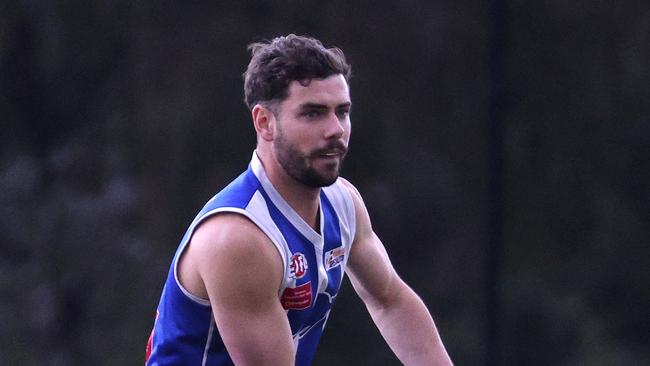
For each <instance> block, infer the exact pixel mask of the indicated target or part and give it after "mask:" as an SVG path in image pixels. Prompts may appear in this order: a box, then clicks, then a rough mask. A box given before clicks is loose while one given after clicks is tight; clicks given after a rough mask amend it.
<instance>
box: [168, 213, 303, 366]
mask: <svg viewBox="0 0 650 366" xmlns="http://www.w3.org/2000/svg"><path fill="white" fill-rule="evenodd" d="M181 264H182V265H183V268H182V271H180V274H181V275H182V274H184V273H185V274H187V275H186V276H185V280H186V282H189V283H188V284H189V285H192V286H193V287H194V288H195V289H198V290H197V291H196V292H198V293H199V294H201V293H202V292H203V291H205V292H206V293H205V295H207V297H208V298H209V299H210V304H211V305H212V312H213V314H214V319H215V322H216V324H217V328H218V329H219V334H220V335H221V337H222V339H223V341H224V344H225V346H226V348H227V350H228V353H229V354H230V356H231V358H232V359H233V361H234V363H235V364H236V365H293V364H294V359H295V355H294V349H293V340H292V338H291V329H290V327H289V322H288V320H287V316H286V313H285V311H284V309H283V308H282V305H281V304H280V301H279V299H278V290H279V288H280V283H281V280H282V276H283V267H282V261H281V258H280V255H279V254H278V252H277V250H276V249H275V247H274V245H273V244H272V243H271V242H270V240H269V239H268V237H266V235H264V233H263V232H262V231H261V230H260V229H259V228H258V227H257V226H255V225H254V224H253V223H252V222H251V221H249V220H248V219H247V218H245V217H244V216H242V215H238V214H219V215H216V216H214V217H212V218H209V219H208V220H207V221H206V222H205V223H203V224H202V225H201V226H200V227H199V228H198V229H197V231H196V233H195V234H194V236H193V237H192V242H191V245H190V246H189V247H188V249H187V252H186V253H185V255H184V258H183V259H182V262H181ZM192 270H195V271H196V272H195V275H196V276H195V277H192ZM181 280H183V278H181ZM201 287H203V289H202V288H201ZM201 290H203V291H201Z"/></svg>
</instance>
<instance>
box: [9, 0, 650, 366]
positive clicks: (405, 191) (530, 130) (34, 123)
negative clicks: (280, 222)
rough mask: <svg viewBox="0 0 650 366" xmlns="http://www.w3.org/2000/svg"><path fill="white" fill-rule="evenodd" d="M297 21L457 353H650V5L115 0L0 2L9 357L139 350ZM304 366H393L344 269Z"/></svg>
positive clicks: (363, 175)
mask: <svg viewBox="0 0 650 366" xmlns="http://www.w3.org/2000/svg"><path fill="white" fill-rule="evenodd" d="M289 32H295V33H298V34H309V35H313V36H316V37H318V38H320V39H321V40H322V41H323V42H324V43H325V44H326V45H337V46H339V47H341V48H342V49H343V50H344V51H345V52H346V54H347V56H348V59H349V61H350V62H351V63H352V65H353V73H354V77H353V79H352V82H351V88H352V89H351V90H352V96H353V101H354V111H353V115H352V120H353V134H352V141H351V153H350V154H349V156H348V160H347V161H346V166H345V174H344V175H345V176H346V177H347V178H349V179H350V180H351V181H352V182H354V183H355V184H356V185H357V187H358V188H359V190H360V191H361V193H362V194H363V195H364V197H365V200H366V203H367V205H368V207H369V210H370V213H371V216H372V218H373V220H374V227H375V230H376V231H377V233H378V234H379V235H380V237H381V238H382V239H383V241H384V242H385V245H386V247H387V250H388V252H389V253H390V255H391V257H392V260H393V262H394V265H395V267H396V268H397V270H398V272H399V273H400V274H401V275H402V277H403V278H404V279H405V280H406V281H407V282H408V283H409V284H411V286H412V287H413V288H414V289H415V290H416V291H417V292H418V293H419V294H420V295H421V297H422V298H423V300H424V301H425V302H426V303H427V305H428V307H429V308H430V310H431V312H432V314H433V315H434V317H435V319H436V321H437V324H438V327H439V329H440V332H441V334H442V337H443V340H444V341H445V344H446V346H447V348H448V350H449V352H450V354H451V355H452V358H453V359H454V361H455V362H456V364H458V365H648V364H650V347H649V346H650V344H649V343H650V342H649V341H648V336H649V335H650V316H649V311H648V308H649V306H650V291H648V288H649V285H648V284H649V283H650V255H649V254H650V253H649V250H648V248H649V242H650V225H649V223H650V210H649V207H650V190H649V189H650V3H648V2H647V1H645V0H643V1H633V0H626V1H616V2H615V1H586V0H578V1H564V0H550V1H521V0H511V1H505V0H492V1H487V2H476V1H464V0H457V1H435V2H424V1H415V0H406V1H398V2H389V1H372V2H370V1H367V2H361V1H359V2H347V1H323V2H304V1H286V2H281V3H280V2H273V1H240V2H228V3H227V4H226V3H225V2H224V3H223V4H218V3H208V2H198V1H187V2H172V1H161V2H143V1H117V0H116V1H90V2H89V1H61V2H39V1H8V2H2V4H1V5H0V90H1V91H0V127H1V131H2V133H1V135H0V136H1V137H0V143H1V145H0V146H1V147H0V153H1V155H0V364H1V365H127V364H130V365H139V364H142V362H143V358H144V349H145V343H146V340H147V337H148V335H149V331H150V329H151V326H152V324H153V317H154V313H155V308H156V306H157V302H158V299H159V295H160V291H161V289H162V285H163V282H164V279H165V276H166V273H167V270H168V265H169V262H170V260H171V257H172V255H173V252H174V251H175V249H176V246H177V244H178V242H179V240H180V238H181V235H182V233H183V232H184V230H185V228H186V227H187V225H188V224H189V223H190V221H191V220H192V218H193V217H194V215H195V213H196V212H197V211H198V210H199V209H200V208H201V206H202V205H203V203H204V202H205V201H206V200H207V199H209V198H210V197H211V196H212V195H213V193H215V192H216V191H217V190H219V189H220V188H221V187H223V186H224V184H226V183H227V182H229V181H230V180H231V179H232V178H233V177H234V176H236V175H237V174H238V173H239V172H241V171H242V170H243V169H245V167H246V164H247V163H248V160H249V159H250V155H251V151H252V149H253V148H254V143H255V138H254V131H253V128H252V125H251V122H250V117H249V113H248V111H247V109H246V108H245V106H244V103H243V102H242V99H243V91H242V89H243V88H242V78H241V74H242V72H243V71H244V70H245V68H246V65H247V63H248V58H249V54H248V52H247V50H246V45H247V44H248V43H250V42H253V41H259V40H263V39H268V38H272V37H273V36H276V35H282V34H286V33H289ZM315 364H316V365H332V364H333V365H397V364H399V363H398V361H397V360H396V359H395V358H394V356H392V354H391V352H390V350H389V349H388V347H387V346H386V345H385V344H384V343H383V340H382V339H381V337H380V336H379V334H378V332H377V331H376V329H375V328H374V325H373V324H372V322H371V320H370V318H369V316H368V315H367V314H366V312H365V309H364V307H363V305H362V304H361V303H360V301H359V300H358V299H357V298H356V295H355V294H354V291H353V290H352V288H351V287H350V285H349V282H348V281H345V284H344V289H343V290H342V294H341V295H340V298H339V300H338V302H337V305H336V306H335V308H334V310H333V314H332V316H331V317H330V321H329V324H328V328H327V329H326V332H325V335H324V339H323V341H322V346H321V348H320V350H319V352H318V354H317V360H316V362H315Z"/></svg>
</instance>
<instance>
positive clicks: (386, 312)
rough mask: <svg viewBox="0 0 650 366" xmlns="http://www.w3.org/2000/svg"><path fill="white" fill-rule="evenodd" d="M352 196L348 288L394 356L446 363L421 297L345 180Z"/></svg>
mask: <svg viewBox="0 0 650 366" xmlns="http://www.w3.org/2000/svg"><path fill="white" fill-rule="evenodd" d="M345 183H346V185H347V186H348V188H349V189H350V191H351V193H352V196H353V198H354V201H355V209H356V222H357V231H356V236H355V240H354V243H353V245H352V249H351V253H350V259H349V261H348V274H349V275H350V280H351V282H352V285H353V286H354V289H355V290H356V292H357V293H358V294H359V297H361V299H362V300H363V302H364V303H365V305H366V307H367V308H368V312H369V313H370V316H371V317H372V319H373V320H374V322H375V324H376V325H377V327H378V328H379V331H380V332H381V334H382V336H383V337H384V339H385V340H386V342H387V343H388V345H389V346H390V348H391V349H392V350H393V352H394V353H395V355H396V356H397V357H398V358H399V359H400V361H402V363H404V364H405V365H451V364H452V363H451V360H450V358H449V355H448V354H447V351H446V350H445V347H444V345H443V344H442V341H441V339H440V336H439V335H438V330H437V329H436V326H435V324H434V322H433V319H432V318H431V315H430V314H429V311H428V310H427V308H426V306H425V305H424V303H423V302H422V300H421V299H420V298H419V297H418V296H417V295H416V294H415V292H413V290H412V289H411V288H410V287H408V286H407V285H406V284H405V283H404V281H402V279H401V278H399V276H398V275H397V273H396V272H395V269H394V268H393V266H392V264H391V262H390V259H389V258H388V254H387V253H386V250H385V249H384V246H383V244H382V243H381V241H380V240H379V238H378V237H377V235H375V233H374V231H373V230H372V226H371V223H370V218H369V216H368V211H367V210H366V207H365V205H364V203H363V200H362V199H361V196H360V195H359V192H358V191H357V190H356V188H354V186H352V185H351V184H350V183H349V182H347V181H345Z"/></svg>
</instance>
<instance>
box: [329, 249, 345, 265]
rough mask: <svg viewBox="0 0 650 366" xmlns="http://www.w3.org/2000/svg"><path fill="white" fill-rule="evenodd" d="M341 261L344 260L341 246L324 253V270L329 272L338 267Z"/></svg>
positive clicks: (343, 251) (343, 250)
mask: <svg viewBox="0 0 650 366" xmlns="http://www.w3.org/2000/svg"><path fill="white" fill-rule="evenodd" d="M343 259H345V248H343V247H342V246H341V247H338V248H334V249H332V250H330V251H329V252H327V253H325V270H326V271H329V270H330V269H332V268H334V267H336V266H340V265H341V263H343Z"/></svg>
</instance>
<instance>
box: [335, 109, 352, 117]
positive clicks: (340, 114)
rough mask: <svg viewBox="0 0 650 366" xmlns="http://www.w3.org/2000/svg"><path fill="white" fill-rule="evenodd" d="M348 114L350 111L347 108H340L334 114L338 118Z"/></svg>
mask: <svg viewBox="0 0 650 366" xmlns="http://www.w3.org/2000/svg"><path fill="white" fill-rule="evenodd" d="M349 114H350V111H349V110H348V109H341V110H338V111H337V112H336V115H337V116H338V117H339V118H345V117H347V116H348V115H349Z"/></svg>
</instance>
